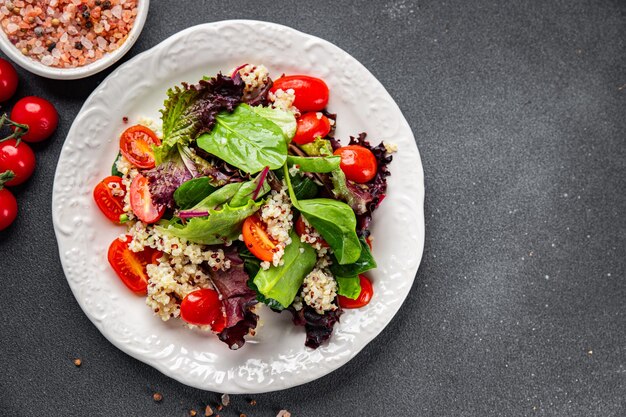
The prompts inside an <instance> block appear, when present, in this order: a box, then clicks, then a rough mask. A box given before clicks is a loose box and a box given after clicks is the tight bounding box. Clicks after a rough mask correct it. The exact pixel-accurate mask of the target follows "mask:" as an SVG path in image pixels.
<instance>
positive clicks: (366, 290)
mask: <svg viewBox="0 0 626 417" xmlns="http://www.w3.org/2000/svg"><path fill="white" fill-rule="evenodd" d="M359 282H360V283H361V293H360V294H359V296H358V297H357V298H356V300H352V299H350V298H348V297H344V296H343V295H340V296H338V297H337V298H338V300H339V305H340V306H341V307H342V308H361V307H364V306H366V305H368V304H369V302H370V301H371V299H372V296H373V295H374V288H373V287H372V283H371V282H370V280H369V279H367V278H366V277H365V276H364V275H359Z"/></svg>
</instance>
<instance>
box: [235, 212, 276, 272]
mask: <svg viewBox="0 0 626 417" xmlns="http://www.w3.org/2000/svg"><path fill="white" fill-rule="evenodd" d="M242 234H243V241H244V243H245V244H246V248H248V250H249V251H250V252H252V254H253V255H254V256H256V257H257V258H259V259H260V260H262V261H267V262H272V259H273V258H274V252H275V251H276V242H275V241H274V239H272V238H271V237H270V235H269V234H268V233H267V228H266V227H265V224H264V223H263V221H261V218H260V217H259V215H258V214H253V215H252V216H250V217H248V218H247V219H246V220H245V221H244V222H243V230H242Z"/></svg>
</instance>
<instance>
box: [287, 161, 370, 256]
mask: <svg viewBox="0 0 626 417" xmlns="http://www.w3.org/2000/svg"><path fill="white" fill-rule="evenodd" d="M283 169H284V171H285V180H286V182H287V187H288V188H289V197H290V198H291V202H292V203H293V205H294V207H295V208H297V209H298V210H300V212H301V213H302V215H304V217H305V218H306V219H307V221H308V222H309V223H310V224H311V225H312V226H313V227H314V228H315V230H317V232H318V233H319V234H320V235H322V237H323V238H324V240H325V241H326V242H328V244H329V245H330V247H331V248H332V250H333V252H334V254H335V257H336V258H337V262H338V263H339V264H341V265H345V264H351V263H354V262H356V261H357V260H358V259H359V256H360V255H361V243H360V242H359V238H358V236H357V234H356V216H355V215H354V211H352V209H351V208H350V206H349V205H347V204H346V203H342V202H341V201H336V200H331V199H329V198H314V199H311V200H298V199H297V198H296V196H295V193H294V191H293V187H292V186H291V180H290V177H289V171H288V169H287V165H285V166H284V168H283Z"/></svg>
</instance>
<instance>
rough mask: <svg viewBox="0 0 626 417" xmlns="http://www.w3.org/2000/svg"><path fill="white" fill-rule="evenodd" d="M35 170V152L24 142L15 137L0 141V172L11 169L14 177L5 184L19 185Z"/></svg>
mask: <svg viewBox="0 0 626 417" xmlns="http://www.w3.org/2000/svg"><path fill="white" fill-rule="evenodd" d="M34 170H35V153H34V152H33V150H32V149H31V148H30V146H28V145H27V144H26V143H24V142H20V143H17V141H16V140H15V139H7V140H5V141H3V142H0V172H4V171H13V173H14V174H15V177H14V178H13V179H12V180H11V181H7V182H6V183H5V185H9V186H12V185H19V184H21V183H23V182H24V181H26V180H27V179H29V178H30V176H31V175H33V171H34Z"/></svg>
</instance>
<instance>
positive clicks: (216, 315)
mask: <svg viewBox="0 0 626 417" xmlns="http://www.w3.org/2000/svg"><path fill="white" fill-rule="evenodd" d="M223 317H224V313H223V311H222V301H221V300H220V295H219V294H218V293H217V291H215V290H212V289H209V288H201V289H199V290H195V291H192V292H190V293H189V294H187V295H186V296H185V298H184V299H183V302H182V303H181V304H180V318H182V319H183V320H185V321H186V322H187V323H189V324H195V325H197V326H207V325H209V326H212V325H213V324H219V326H216V327H222V329H223V326H224V325H223V324H222V323H221V322H222V321H223ZM222 329H219V331H221V330H222ZM213 330H215V331H218V329H213Z"/></svg>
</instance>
